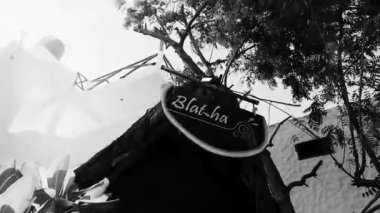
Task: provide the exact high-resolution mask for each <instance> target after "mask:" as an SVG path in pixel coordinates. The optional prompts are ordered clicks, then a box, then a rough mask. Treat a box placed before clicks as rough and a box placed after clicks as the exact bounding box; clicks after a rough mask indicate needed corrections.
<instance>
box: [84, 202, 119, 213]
mask: <svg viewBox="0 0 380 213" xmlns="http://www.w3.org/2000/svg"><path fill="white" fill-rule="evenodd" d="M119 202H120V200H118V199H116V200H111V201H107V202H103V203H80V204H79V211H80V212H81V213H107V212H115V210H116V209H117V207H118V204H119Z"/></svg>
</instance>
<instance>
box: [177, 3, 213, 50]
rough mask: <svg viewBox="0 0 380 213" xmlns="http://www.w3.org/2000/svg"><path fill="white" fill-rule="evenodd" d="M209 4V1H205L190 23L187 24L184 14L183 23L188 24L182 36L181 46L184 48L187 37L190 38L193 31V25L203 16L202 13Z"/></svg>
mask: <svg viewBox="0 0 380 213" xmlns="http://www.w3.org/2000/svg"><path fill="white" fill-rule="evenodd" d="M208 3H209V1H205V2H204V3H203V4H202V5H201V6H200V7H199V8H198V10H197V11H196V12H195V14H194V16H193V17H192V18H191V19H190V21H189V22H187V20H186V17H185V16H184V13H183V14H182V15H183V16H184V17H183V21H184V22H185V24H186V29H185V32H184V33H183V34H181V35H180V36H181V40H180V42H179V43H180V45H181V46H183V43H184V42H185V39H186V37H187V36H188V34H189V33H190V31H191V28H192V27H193V26H192V25H193V23H194V21H195V20H196V19H197V18H198V17H199V15H200V14H201V12H202V11H203V9H205V8H206V6H207V4H208Z"/></svg>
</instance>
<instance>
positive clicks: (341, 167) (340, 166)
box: [330, 154, 355, 179]
mask: <svg viewBox="0 0 380 213" xmlns="http://www.w3.org/2000/svg"><path fill="white" fill-rule="evenodd" d="M330 157H331V158H332V159H333V160H334V162H335V165H336V166H337V167H338V168H339V169H340V170H342V171H343V172H344V173H346V174H347V175H348V176H349V177H351V178H352V179H354V178H355V177H354V176H353V175H352V174H351V173H349V172H348V171H347V170H346V169H345V168H344V167H343V164H341V163H339V161H338V160H337V159H336V158H335V157H334V155H332V154H330Z"/></svg>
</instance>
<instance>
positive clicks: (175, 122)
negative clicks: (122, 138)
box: [161, 83, 268, 158]
mask: <svg viewBox="0 0 380 213" xmlns="http://www.w3.org/2000/svg"><path fill="white" fill-rule="evenodd" d="M198 84H201V83H198ZM200 87H207V85H200ZM173 89H176V86H173V85H171V86H168V87H166V88H165V89H164V91H163V93H162V96H161V104H162V108H163V111H164V114H165V116H166V117H167V118H168V120H169V121H170V122H171V123H172V124H173V125H174V126H175V127H176V128H178V129H179V130H180V131H181V132H182V133H183V134H184V135H185V136H186V137H187V138H188V139H190V140H191V141H192V142H194V143H195V144H197V145H198V146H200V147H201V148H203V149H205V150H207V151H209V152H211V153H214V154H216V155H221V156H225V157H231V158H245V157H251V156H253V155H256V154H259V153H260V152H262V151H263V150H264V149H265V148H266V147H267V144H268V127H267V124H266V121H265V118H264V117H262V116H261V117H262V125H263V128H264V135H263V141H261V144H260V145H259V146H258V147H255V148H253V149H250V150H244V151H230V150H225V149H222V148H219V147H215V146H212V145H210V144H209V143H207V142H205V141H203V140H202V139H200V138H198V137H197V136H196V135H194V134H193V133H191V132H190V131H189V130H187V129H186V127H185V126H184V125H182V124H181V123H180V122H179V121H178V120H177V119H176V118H175V117H174V116H173V114H172V112H170V111H173V110H171V109H169V108H168V106H167V103H166V98H167V96H168V92H169V91H171V90H173ZM239 109H240V108H239ZM240 110H242V109H240ZM247 112H248V111H247ZM248 113H250V112H248ZM185 116H186V115H185ZM191 118H192V117H191ZM192 119H196V118H192ZM196 120H200V119H196ZM203 122H204V121H203ZM248 122H249V121H247V122H238V123H237V124H236V125H235V127H234V128H235V129H242V131H245V130H246V128H250V124H249V123H248ZM206 123H207V122H206ZM239 131H240V130H239Z"/></svg>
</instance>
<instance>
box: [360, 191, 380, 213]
mask: <svg viewBox="0 0 380 213" xmlns="http://www.w3.org/2000/svg"><path fill="white" fill-rule="evenodd" d="M379 198H380V191H378V192H376V194H375V196H373V198H372V199H371V200H370V201H369V202H368V203H367V205H366V206H365V207H364V208H363V210H362V213H365V212H367V210H368V209H369V208H370V207H371V206H372V205H373V204H374V203H375V202H376V201H377V200H378V199H379Z"/></svg>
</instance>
